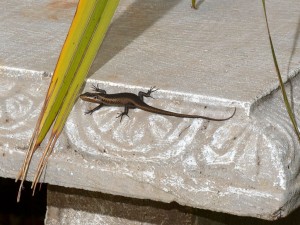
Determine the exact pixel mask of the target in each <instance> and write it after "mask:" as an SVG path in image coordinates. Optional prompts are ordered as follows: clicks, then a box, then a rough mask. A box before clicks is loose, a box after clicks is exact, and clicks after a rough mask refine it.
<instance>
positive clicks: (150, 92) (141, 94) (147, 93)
mask: <svg viewBox="0 0 300 225" xmlns="http://www.w3.org/2000/svg"><path fill="white" fill-rule="evenodd" d="M157 90H158V88H156V87H155V86H154V87H151V88H150V89H149V90H148V91H147V92H143V91H140V92H139V94H138V96H139V97H140V99H141V100H142V101H143V100H144V97H146V98H153V97H152V96H151V94H152V93H153V92H155V91H157Z"/></svg>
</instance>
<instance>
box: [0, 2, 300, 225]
mask: <svg viewBox="0 0 300 225" xmlns="http://www.w3.org/2000/svg"><path fill="white" fill-rule="evenodd" d="M299 4H300V2H299V1H297V0H291V1H285V2H282V1H272V2H270V3H268V14H269V15H270V17H269V20H270V27H271V30H272V34H273V37H274V44H275V46H276V52H277V55H278V59H279V63H280V65H281V69H282V72H283V74H285V72H286V71H287V70H288V71H289V74H290V77H291V78H293V79H291V83H292V87H291V88H290V87H289V85H287V88H288V93H291V96H292V100H293V103H294V108H295V114H296V116H297V117H298V118H299V110H298V109H299V102H300V96H299V93H300V92H299V90H298V89H299V87H300V84H299V82H300V80H299V69H298V68H297V65H299V62H300V54H299V52H300V51H299V41H298V39H297V38H298V36H297V35H296V33H297V31H299V10H298V9H299V7H300V5H299ZM75 6H76V2H73V1H64V2H61V1H50V0H44V1H39V2H36V1H21V2H20V1H16V0H12V1H8V2H7V1H2V2H0V18H1V19H0V29H1V32H0V44H1V51H0V83H1V90H0V120H1V127H0V163H1V167H0V176H2V177H11V178H14V177H15V176H16V174H17V172H18V170H19V168H20V166H21V163H22V160H23V157H24V152H25V151H26V149H27V144H28V141H29V139H30V137H31V134H32V131H33V128H34V124H35V122H36V120H37V116H38V114H39V111H40V108H41V105H42V102H43V98H44V94H45V92H46V90H47V86H48V84H49V81H50V77H49V75H50V73H51V72H52V71H53V69H54V67H55V63H56V60H57V57H58V54H59V51H60V48H61V46H62V44H63V41H64V38H65V36H66V34H67V30H68V26H69V24H70V22H71V19H72V15H73V13H74V11H75ZM179 18H180V19H179ZM100 52H101V54H99V56H98V57H97V58H96V60H95V63H94V66H93V68H92V70H91V72H90V75H91V76H90V78H89V80H88V83H89V84H90V83H91V82H93V83H95V82H96V83H98V84H99V85H100V87H101V88H105V89H107V92H108V93H110V92H111V93H113V92H121V91H130V92H135V93H137V92H138V91H139V90H146V89H147V88H149V87H150V86H153V85H156V86H158V87H159V88H160V90H159V91H158V92H156V93H155V95H154V97H155V98H156V99H155V100H148V101H147V102H148V103H149V104H150V105H153V106H155V107H159V108H163V109H167V110H171V111H176V112H182V113H193V114H196V113H197V114H202V115H208V116H212V117H225V116H228V115H230V113H231V112H232V110H233V107H236V108H237V112H236V115H235V116H234V117H233V118H232V119H231V120H228V121H225V122H214V121H205V120H200V119H197V120H193V119H180V118H172V117H166V116H160V115H153V114H150V113H147V112H143V111H141V110H131V111H130V114H129V116H130V118H125V120H123V121H122V123H120V122H119V120H117V119H115V116H116V114H117V112H119V111H120V109H118V108H109V107H107V108H103V109H102V110H101V111H99V112H97V113H95V114H93V115H92V116H86V115H84V114H83V112H84V111H85V110H86V109H88V108H89V107H92V105H89V104H87V103H85V102H81V101H78V102H77V103H76V105H75V107H74V109H73V111H72V113H71V115H70V117H69V119H68V122H67V124H66V127H65V129H64V132H63V134H62V136H61V137H60V139H59V142H58V144H57V145H56V148H55V149H56V151H55V153H54V154H53V155H52V156H51V158H50V160H49V164H48V167H47V169H46V173H45V175H44V176H43V181H45V182H48V183H51V184H55V185H60V186H66V187H74V188H80V189H85V190H92V191H100V192H105V193H110V194H115V195H122V196H127V197H134V198H142V199H145V198H146V199H152V200H155V201H161V202H172V201H175V202H178V203H179V204H181V205H187V206H191V207H195V208H203V209H210V210H214V211H221V212H227V213H232V214H236V215H244V216H252V217H259V218H265V219H270V220H272V219H277V218H279V217H282V216H286V215H288V214H289V213H290V212H291V211H292V210H293V209H295V208H296V207H297V206H298V205H299V203H300V201H299V199H298V192H299V178H298V173H299V172H298V171H299V166H300V164H299V162H300V159H299V158H300V155H299V141H298V140H297V139H296V137H295V135H294V133H293V129H292V127H291V125H290V122H289V119H288V116H287V114H286V111H285V109H284V104H283V102H282V97H281V94H280V92H279V91H278V89H277V87H278V85H277V77H276V73H275V71H274V69H273V62H272V57H271V54H270V48H269V43H268V38H267V33H266V27H265V23H264V17H263V11H262V5H261V3H260V2H259V1H257V2H253V1H243V2H241V1H233V0H230V1H224V2H220V1H204V2H202V4H201V5H200V6H199V10H197V11H194V10H192V9H190V5H189V3H188V2H187V1H183V0H182V1H180V0H175V1H174V0H169V1H164V2H162V1H160V0H153V1H121V3H120V7H119V8H118V12H117V13H116V16H115V18H114V20H113V23H112V25H111V27H110V29H109V32H108V35H107V37H106V39H105V42H104V43H103V46H102V48H101V51H100ZM89 86H90V85H87V87H86V89H88V88H89ZM42 149H43V145H42V146H41V150H42ZM41 150H40V151H38V152H37V153H36V154H35V157H34V159H33V161H32V165H31V168H30V171H29V174H28V179H32V175H33V173H34V172H35V168H36V164H37V162H38V160H39V157H40V155H41Z"/></svg>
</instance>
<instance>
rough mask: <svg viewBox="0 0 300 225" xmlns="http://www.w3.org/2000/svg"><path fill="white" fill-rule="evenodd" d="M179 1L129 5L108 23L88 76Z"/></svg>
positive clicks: (139, 2) (137, 2)
mask: <svg viewBox="0 0 300 225" xmlns="http://www.w3.org/2000/svg"><path fill="white" fill-rule="evenodd" d="M179 2H180V0H171V1H161V0H154V1H151V2H149V1H143V0H138V1H135V2H133V3H132V4H131V5H129V7H128V8H127V9H126V10H125V11H124V12H123V13H122V14H121V15H120V16H119V17H118V18H116V19H115V20H114V21H113V22H112V24H111V25H110V27H109V29H108V31H107V34H106V37H105V38H104V41H103V43H102V45H101V47H100V50H99V51H98V53H97V56H96V58H95V60H94V62H93V64H92V66H91V69H90V71H89V73H88V77H90V76H91V75H93V74H94V73H95V72H96V71H97V70H99V69H100V68H101V67H102V66H104V65H105V64H106V63H107V62H108V61H110V60H111V59H112V58H113V57H114V56H115V55H116V54H118V53H119V52H120V51H122V50H123V49H124V48H126V46H128V45H129V44H130V43H131V42H132V41H134V39H136V38H137V37H139V36H140V35H141V34H142V33H143V32H144V31H145V30H147V29H148V28H149V27H151V26H152V25H153V24H154V23H155V22H156V21H157V20H159V19H160V18H161V17H163V16H164V15H165V14H166V12H168V11H169V10H171V9H172V8H173V7H175V6H176V5H177V4H178V3H179ZM188 6H189V5H187V7H188Z"/></svg>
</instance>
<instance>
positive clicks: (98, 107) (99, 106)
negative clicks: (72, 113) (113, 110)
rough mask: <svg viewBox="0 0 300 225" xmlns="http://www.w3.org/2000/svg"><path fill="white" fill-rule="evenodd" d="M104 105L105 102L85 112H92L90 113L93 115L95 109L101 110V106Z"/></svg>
mask: <svg viewBox="0 0 300 225" xmlns="http://www.w3.org/2000/svg"><path fill="white" fill-rule="evenodd" d="M102 106H103V103H101V104H100V105H98V106H97V107H95V108H93V109H91V110H87V111H85V112H84V114H85V115H86V114H90V115H92V114H93V112H95V111H97V110H99V109H100V108H101V107H102Z"/></svg>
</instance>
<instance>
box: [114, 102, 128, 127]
mask: <svg viewBox="0 0 300 225" xmlns="http://www.w3.org/2000/svg"><path fill="white" fill-rule="evenodd" d="M128 110H129V107H128V106H125V109H124V112H120V113H119V115H118V116H117V117H116V118H119V117H121V119H120V123H121V122H122V119H123V116H128ZM128 117H129V116H128Z"/></svg>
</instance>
